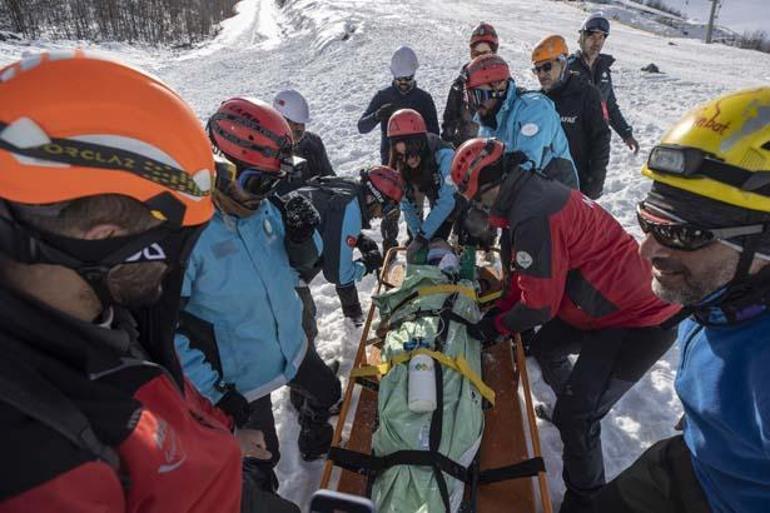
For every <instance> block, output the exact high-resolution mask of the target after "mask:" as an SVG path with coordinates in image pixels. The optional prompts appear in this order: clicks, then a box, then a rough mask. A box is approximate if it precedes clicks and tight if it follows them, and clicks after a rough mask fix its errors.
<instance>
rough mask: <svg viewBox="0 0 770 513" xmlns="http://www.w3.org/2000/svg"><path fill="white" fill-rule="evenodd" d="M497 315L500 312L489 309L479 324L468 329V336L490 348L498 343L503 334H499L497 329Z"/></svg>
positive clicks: (495, 309)
mask: <svg viewBox="0 0 770 513" xmlns="http://www.w3.org/2000/svg"><path fill="white" fill-rule="evenodd" d="M499 315H500V311H499V310H498V309H497V308H493V309H491V310H490V311H488V312H487V313H486V314H484V317H482V318H481V320H480V321H479V322H477V323H476V324H474V325H473V326H472V327H469V328H468V333H469V335H470V336H472V337H473V338H476V339H478V340H479V341H480V342H481V345H482V346H490V345H492V344H496V343H497V342H500V340H501V339H502V337H503V335H505V333H501V332H500V330H498V329H497V323H496V322H495V321H496V319H497V317H498V316H499Z"/></svg>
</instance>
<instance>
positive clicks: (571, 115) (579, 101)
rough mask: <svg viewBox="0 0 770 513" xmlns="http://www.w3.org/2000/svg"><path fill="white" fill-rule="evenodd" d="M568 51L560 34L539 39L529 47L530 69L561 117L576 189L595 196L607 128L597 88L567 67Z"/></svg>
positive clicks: (602, 175) (606, 155)
mask: <svg viewBox="0 0 770 513" xmlns="http://www.w3.org/2000/svg"><path fill="white" fill-rule="evenodd" d="M568 53H569V51H568V50H567V43H566V42H565V41H564V38H563V37H561V36H558V35H552V36H547V37H545V38H543V40H542V41H540V42H539V43H538V44H537V45H535V48H534V49H533V50H532V65H533V68H532V72H533V73H534V74H535V76H536V77H537V80H538V81H539V82H540V86H541V87H542V88H543V92H544V93H545V94H546V96H548V98H550V99H551V100H553V102H554V104H555V105H556V111H557V112H558V113H559V116H560V117H561V126H562V128H563V129H564V133H565V134H566V135H567V141H569V151H570V155H572V160H573V161H574V162H575V167H576V168H577V172H578V178H579V179H580V192H582V193H583V194H585V195H586V196H588V197H589V198H591V199H598V198H599V196H601V195H602V189H603V188H604V178H605V176H606V175H607V163H608V162H609V160H610V129H609V127H608V126H607V121H606V120H605V119H604V115H603V110H602V98H601V95H600V94H599V91H598V90H597V89H596V88H595V87H594V86H592V85H591V84H589V83H587V82H585V81H583V80H580V79H579V78H578V77H577V76H575V75H574V74H572V73H571V72H570V71H569V70H568V69H567V54H568Z"/></svg>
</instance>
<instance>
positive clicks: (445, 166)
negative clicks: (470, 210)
mask: <svg viewBox="0 0 770 513" xmlns="http://www.w3.org/2000/svg"><path fill="white" fill-rule="evenodd" d="M428 148H429V149H430V151H432V152H433V155H434V158H435V162H436V167H437V169H435V170H434V171H433V176H434V182H435V189H434V191H433V192H427V193H426V194H425V196H426V197H427V198H428V202H429V203H430V213H428V215H427V217H426V218H425V220H423V218H422V205H420V206H419V207H418V206H417V205H416V204H415V202H414V191H413V190H412V188H411V186H410V185H409V184H407V190H406V194H404V198H403V199H402V200H401V205H400V207H401V211H402V212H403V213H404V219H405V220H406V226H407V228H409V233H411V234H412V235H413V236H416V235H418V234H421V235H422V236H423V237H425V238H426V239H428V240H430V239H431V238H432V237H433V235H434V234H435V233H436V230H438V229H439V228H440V227H441V225H442V224H444V222H445V221H446V220H447V218H448V217H449V215H450V214H451V213H452V211H453V210H454V208H455V192H456V190H455V186H454V184H453V183H452V180H448V179H447V177H448V176H449V173H450V172H451V170H452V159H453V158H454V154H455V152H454V150H453V149H452V147H451V146H449V145H448V144H447V143H443V142H442V141H441V140H440V139H439V137H438V136H436V135H433V134H430V133H429V134H428Z"/></svg>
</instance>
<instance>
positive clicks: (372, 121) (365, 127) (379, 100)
mask: <svg viewBox="0 0 770 513" xmlns="http://www.w3.org/2000/svg"><path fill="white" fill-rule="evenodd" d="M386 103H387V101H386V99H385V95H384V94H383V93H382V91H379V92H378V93H377V94H375V95H374V98H372V101H370V102H369V106H368V107H367V108H366V110H365V111H364V113H363V114H362V115H361V119H359V120H358V133H359V134H368V133H369V132H371V131H372V130H374V127H376V126H377V125H378V124H379V123H380V122H379V121H378V120H377V118H376V117H375V115H376V114H377V109H379V108H380V107H382V106H383V105H385V104H386Z"/></svg>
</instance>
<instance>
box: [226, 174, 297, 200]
mask: <svg viewBox="0 0 770 513" xmlns="http://www.w3.org/2000/svg"><path fill="white" fill-rule="evenodd" d="M286 176H287V173H286V171H279V172H275V171H262V170H261V169H255V168H246V169H244V170H243V171H241V173H240V174H239V175H238V179H237V180H238V186H239V187H240V188H241V189H243V190H244V191H245V192H248V193H249V194H253V195H254V196H260V197H266V196H269V195H270V194H272V193H273V191H275V189H276V188H277V187H278V185H279V184H280V183H281V182H282V181H283V180H284V178H286Z"/></svg>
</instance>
